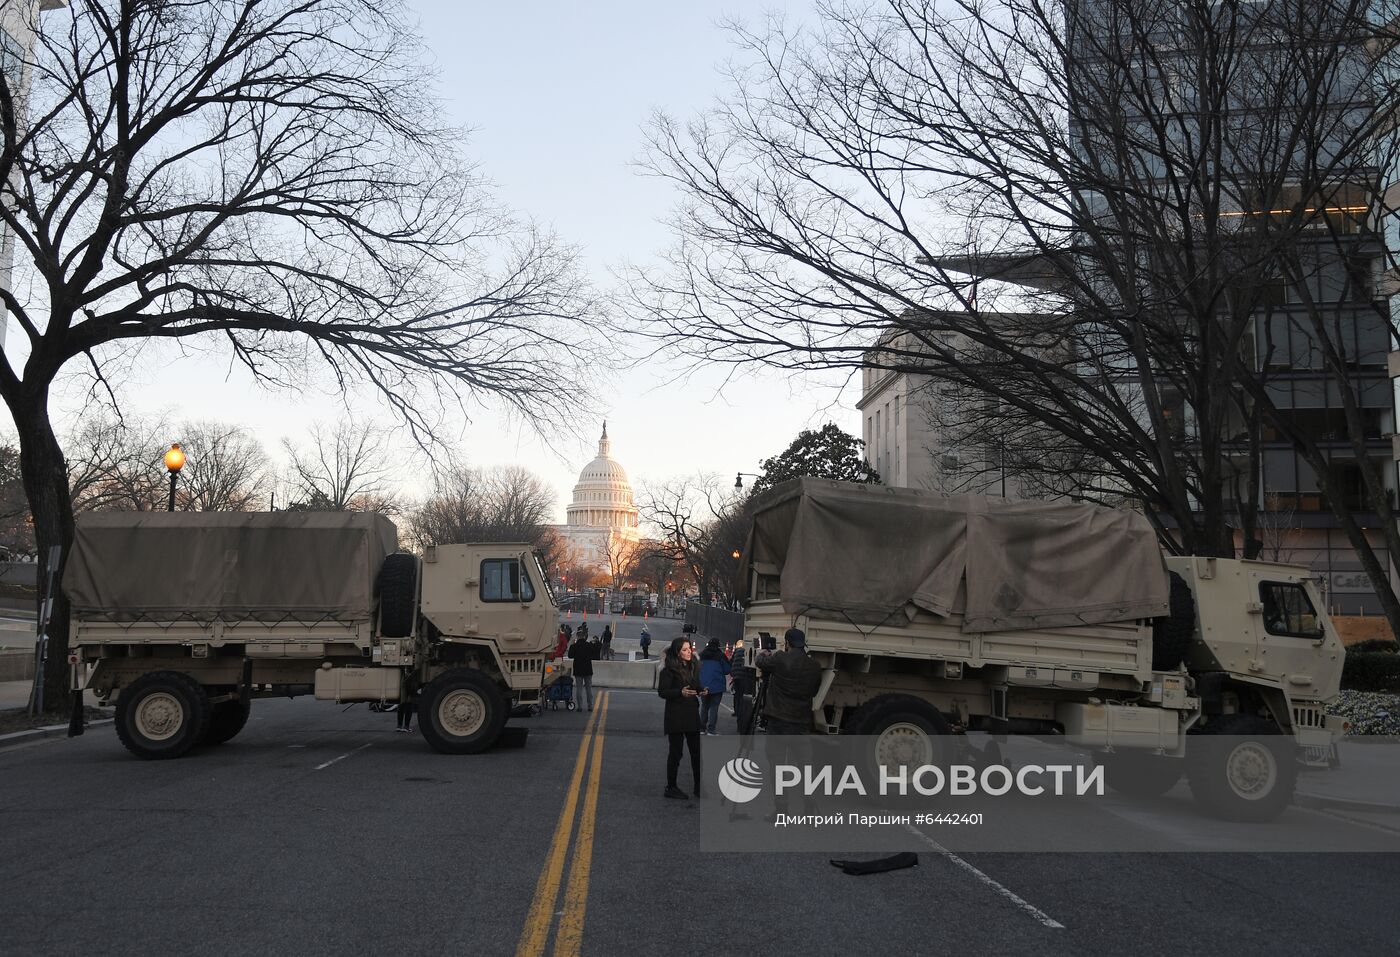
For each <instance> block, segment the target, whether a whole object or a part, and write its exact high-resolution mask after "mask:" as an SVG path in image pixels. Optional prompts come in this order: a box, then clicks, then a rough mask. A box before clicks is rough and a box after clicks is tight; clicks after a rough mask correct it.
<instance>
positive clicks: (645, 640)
mask: <svg viewBox="0 0 1400 957" xmlns="http://www.w3.org/2000/svg"><path fill="white" fill-rule="evenodd" d="M641 642H642V658H643V659H649V658H650V657H651V632H649V631H647V626H646V625H643V626H642V634H641Z"/></svg>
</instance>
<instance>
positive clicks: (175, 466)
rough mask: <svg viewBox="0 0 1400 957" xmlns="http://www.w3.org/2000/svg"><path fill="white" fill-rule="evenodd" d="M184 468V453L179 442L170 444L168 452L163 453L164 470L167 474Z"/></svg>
mask: <svg viewBox="0 0 1400 957" xmlns="http://www.w3.org/2000/svg"><path fill="white" fill-rule="evenodd" d="M184 467H185V452H184V450H183V449H181V448H180V443H179V442H172V443H171V444H170V451H169V452H166V453H165V468H166V471H169V472H178V471H180V470H181V469H182V468H184Z"/></svg>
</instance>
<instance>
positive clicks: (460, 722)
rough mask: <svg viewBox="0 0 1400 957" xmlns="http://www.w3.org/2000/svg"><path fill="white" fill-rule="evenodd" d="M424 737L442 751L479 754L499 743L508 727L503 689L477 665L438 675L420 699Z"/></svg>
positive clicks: (420, 719) (419, 722)
mask: <svg viewBox="0 0 1400 957" xmlns="http://www.w3.org/2000/svg"><path fill="white" fill-rule="evenodd" d="M418 701H419V703H418V727H419V729H420V730H421V731H422V732H423V739H424V740H425V741H427V742H428V744H429V745H430V746H431V747H432V748H433V750H435V751H440V752H442V753H443V754H476V753H478V752H480V751H485V750H486V749H487V748H489V747H491V745H493V744H495V743H496V739H497V738H499V737H500V735H501V729H502V728H503V727H505V723H506V711H507V707H506V706H507V702H506V698H505V695H504V694H502V693H501V689H500V688H498V687H496V683H495V682H494V681H492V680H491V678H489V677H488V676H487V675H485V674H483V673H482V672H480V671H477V670H476V669H474V668H454V669H453V670H451V671H448V672H445V673H443V674H441V675H439V676H438V677H437V678H435V679H433V681H432V682H431V683H430V684H429V685H428V686H427V687H426V688H424V689H423V692H422V694H421V696H420V697H419V699H418Z"/></svg>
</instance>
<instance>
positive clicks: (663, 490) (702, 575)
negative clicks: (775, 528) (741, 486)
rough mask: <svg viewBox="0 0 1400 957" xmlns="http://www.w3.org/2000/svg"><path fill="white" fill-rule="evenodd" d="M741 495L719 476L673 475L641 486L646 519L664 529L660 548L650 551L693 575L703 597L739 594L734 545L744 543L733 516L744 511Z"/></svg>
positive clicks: (641, 505)
mask: <svg viewBox="0 0 1400 957" xmlns="http://www.w3.org/2000/svg"><path fill="white" fill-rule="evenodd" d="M743 501H744V499H743V498H742V496H735V494H734V493H733V491H732V490H731V489H728V488H727V486H726V484H725V483H724V482H723V481H721V480H720V478H719V477H718V476H714V475H704V474H701V475H695V476H691V477H688V478H680V479H672V480H670V481H667V482H662V483H660V484H657V485H647V486H644V487H643V488H642V491H641V496H640V500H639V510H640V512H641V515H642V519H643V520H644V521H646V522H648V523H650V524H651V525H653V526H655V527H656V528H657V529H658V530H659V531H660V532H661V542H660V545H659V546H653V548H652V551H651V554H653V555H658V554H659V555H662V556H664V557H666V558H669V559H670V560H671V561H672V562H674V563H675V564H676V565H679V566H681V567H682V568H684V569H685V571H686V572H687V573H688V574H689V575H690V576H691V578H693V579H694V581H695V585H696V587H697V588H698V589H699V591H700V600H701V601H702V602H705V603H709V602H710V601H711V599H712V598H714V597H717V596H718V597H722V598H724V599H725V600H726V601H728V600H732V599H733V597H734V568H735V566H736V565H737V563H736V562H735V560H734V558H733V557H732V552H733V549H734V548H736V547H742V545H743V541H742V536H741V535H739V534H737V533H736V532H735V524H736V522H735V520H734V515H735V513H737V512H741V511H742V502H743Z"/></svg>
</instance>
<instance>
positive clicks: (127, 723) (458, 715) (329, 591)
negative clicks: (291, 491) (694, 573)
mask: <svg viewBox="0 0 1400 957" xmlns="http://www.w3.org/2000/svg"><path fill="white" fill-rule="evenodd" d="M63 588H64V591H65V593H66V594H67V596H68V599H69V601H70V602H71V605H72V611H73V614H72V622H73V626H72V634H71V640H70V644H71V648H72V650H71V653H70V657H69V663H70V665H71V667H72V674H73V687H74V689H75V690H77V689H84V688H85V689H88V690H91V691H93V692H95V693H96V695H97V697H98V700H99V702H100V703H101V704H104V705H110V704H115V706H116V722H115V723H116V730H117V736H118V737H119V738H120V739H121V742H122V744H124V745H125V746H126V747H127V749H128V750H130V751H131V752H132V753H133V754H136V755H138V756H139V757H143V758H174V757H179V756H180V755H183V754H185V753H186V752H188V751H189V750H190V749H191V748H193V747H195V746H197V745H216V744H222V743H224V742H226V741H228V740H230V739H232V738H233V737H234V736H235V735H237V734H238V732H239V731H241V730H242V728H243V726H244V724H245V723H246V722H247V720H248V715H249V711H250V708H251V705H252V702H253V701H254V700H256V699H258V698H268V697H295V696H297V695H314V696H315V697H316V698H317V699H320V700H324V701H334V702H356V701H361V702H380V703H388V702H396V703H405V702H410V701H412V702H415V703H416V705H417V710H418V715H419V729H420V731H421V733H422V735H423V738H424V739H425V740H426V741H427V742H428V744H429V745H431V746H432V747H433V748H434V749H436V750H437V751H441V752H444V753H449V754H471V753H475V752H478V751H482V750H484V749H486V748H489V747H490V746H491V745H492V744H493V743H495V741H496V740H497V739H498V738H499V736H500V734H501V730H502V728H503V727H504V726H505V724H506V721H507V719H508V717H509V715H510V712H511V710H512V709H513V708H514V707H515V706H517V705H530V704H537V703H538V701H539V698H540V689H541V683H542V679H543V676H544V674H545V653H546V652H547V651H548V650H550V649H551V647H552V646H553V643H554V632H555V621H556V619H557V617H558V615H557V611H556V610H555V608H554V605H553V599H552V598H551V597H550V594H549V589H548V587H547V586H546V579H545V577H544V574H543V572H542V571H541V568H540V565H539V563H538V561H537V559H536V556H535V555H534V553H533V552H532V551H531V549H530V547H529V546H528V545H525V544H494V543H493V544H487V545H481V544H478V545H470V544H467V545H432V546H428V547H427V548H426V549H425V551H424V554H423V556H422V557H421V558H419V557H418V556H417V555H412V554H409V553H406V552H402V551H399V550H398V532H397V530H396V529H395V527H394V525H393V523H391V522H390V521H389V520H388V519H386V518H384V517H382V516H378V515H365V514H352V513H331V512H274V513H248V514H238V513H212V512H200V513H190V512H186V513H180V512H176V513H163V512H160V513H149V512H148V513H94V514H87V515H82V516H80V517H79V519H78V524H77V531H76V534H75V537H74V544H73V551H72V555H71V557H70V558H69V561H68V563H67V566H66V568H65V570H64V574H63Z"/></svg>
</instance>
